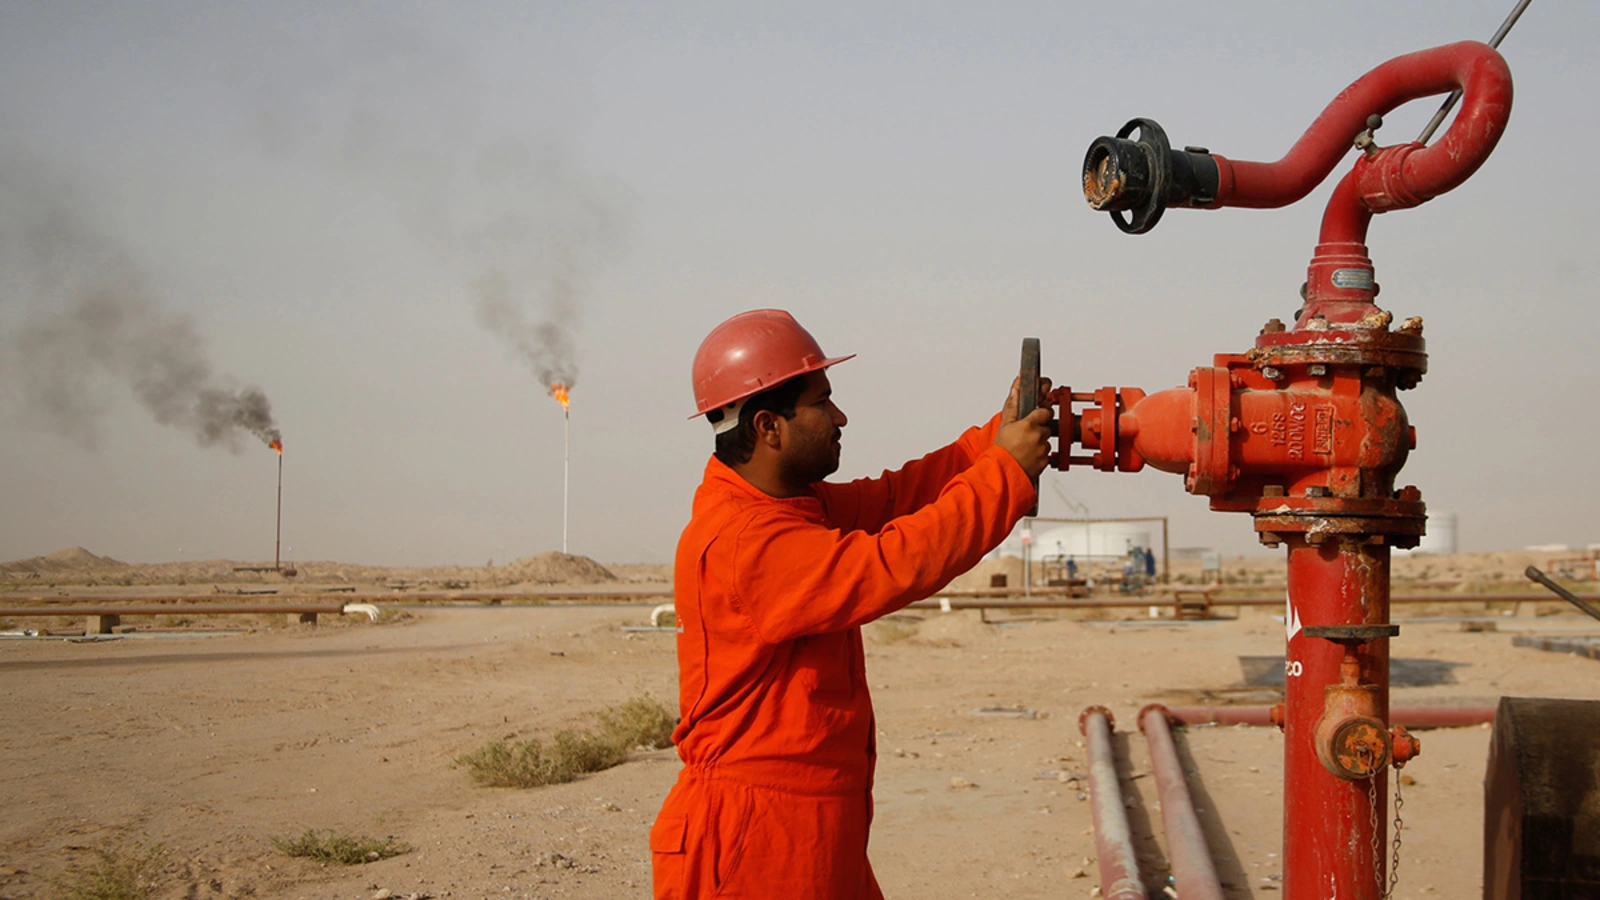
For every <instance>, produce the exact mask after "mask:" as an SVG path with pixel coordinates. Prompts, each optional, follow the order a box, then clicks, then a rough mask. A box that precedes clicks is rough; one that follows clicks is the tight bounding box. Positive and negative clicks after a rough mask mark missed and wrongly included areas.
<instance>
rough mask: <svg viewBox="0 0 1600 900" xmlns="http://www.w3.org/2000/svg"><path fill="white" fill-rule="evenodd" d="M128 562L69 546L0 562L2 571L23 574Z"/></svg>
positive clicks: (106, 567) (115, 565) (98, 567)
mask: <svg viewBox="0 0 1600 900" xmlns="http://www.w3.org/2000/svg"><path fill="white" fill-rule="evenodd" d="M126 565H127V563H125V562H123V561H122V560H120V559H112V558H111V557H109V556H96V555H95V554H93V553H90V552H89V551H87V550H85V549H83V548H82V547H68V548H67V549H65V550H57V551H56V552H54V553H51V554H48V555H45V556H35V557H33V558H31V559H19V560H16V561H14V562H8V563H0V572H6V573H10V574H23V573H28V572H37V573H39V574H41V575H48V574H53V573H57V572H81V571H83V570H85V569H111V568H116V567H118V566H126Z"/></svg>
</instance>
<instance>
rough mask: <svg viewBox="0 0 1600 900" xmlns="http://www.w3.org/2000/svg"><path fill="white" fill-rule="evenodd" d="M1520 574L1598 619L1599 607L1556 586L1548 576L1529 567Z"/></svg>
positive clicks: (1599, 615)
mask: <svg viewBox="0 0 1600 900" xmlns="http://www.w3.org/2000/svg"><path fill="white" fill-rule="evenodd" d="M1522 574H1524V575H1526V576H1528V577H1529V578H1531V579H1533V580H1534V581H1537V582H1539V583H1540V584H1542V585H1544V586H1545V587H1547V588H1549V589H1550V590H1551V591H1553V592H1554V593H1555V595H1556V596H1558V597H1560V598H1561V599H1563V600H1565V601H1567V602H1568V603H1571V604H1572V605H1573V606H1576V607H1577V608H1579V609H1581V610H1583V611H1584V613H1585V614H1586V615H1588V616H1589V617H1590V618H1594V619H1600V607H1597V606H1595V605H1594V604H1593V603H1590V602H1589V601H1587V600H1585V599H1583V598H1582V597H1579V596H1578V595H1577V594H1574V593H1573V592H1571V591H1569V590H1567V589H1566V588H1564V587H1562V586H1561V585H1559V584H1557V583H1556V582H1555V579H1553V578H1551V577H1550V576H1549V575H1546V574H1545V573H1543V572H1541V571H1539V570H1538V569H1536V568H1534V567H1533V566H1529V567H1528V568H1526V569H1524V570H1523V573H1522Z"/></svg>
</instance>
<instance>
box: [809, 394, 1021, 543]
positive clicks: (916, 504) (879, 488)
mask: <svg viewBox="0 0 1600 900" xmlns="http://www.w3.org/2000/svg"><path fill="white" fill-rule="evenodd" d="M999 425H1000V416H999V414H996V415H995V416H994V418H992V419H990V420H989V422H988V423H987V424H985V425H983V426H980V427H977V428H968V429H967V430H966V431H965V432H963V433H962V435H961V437H959V438H957V439H956V441H955V442H954V443H952V444H950V445H948V446H945V447H941V448H940V449H938V450H935V451H933V452H932V453H929V454H928V455H927V456H924V457H922V458H921V459H914V460H912V461H911V462H908V463H906V464H905V465H904V466H901V467H900V468H899V469H898V470H896V471H892V472H890V471H886V472H884V473H883V474H882V475H880V476H878V477H877V478H858V479H856V480H854V481H848V482H843V483H826V482H825V483H822V484H819V485H817V486H816V491H817V497H818V498H819V499H820V500H821V501H822V507H823V509H825V510H826V511H827V513H828V519H829V521H831V522H833V523H834V524H835V525H837V526H839V527H840V528H842V529H844V530H845V531H851V530H855V529H860V530H862V531H868V532H875V531H878V530H879V529H881V528H883V526H884V525H886V524H888V523H889V521H890V520H891V519H897V518H899V517H901V516H905V515H910V514H911V513H914V512H916V511H917V510H919V509H921V508H922V507H924V506H927V505H928V504H929V503H932V502H934V501H935V500H937V499H938V498H939V493H940V492H941V491H943V490H944V487H945V485H947V484H949V483H950V479H952V478H954V477H956V476H957V475H959V474H961V473H962V472H964V471H966V469H967V467H968V466H970V465H972V463H973V461H975V460H976V459H977V458H978V456H979V455H980V454H982V453H983V451H985V450H987V449H988V448H990V447H992V446H994V435H995V431H996V429H997V428H999Z"/></svg>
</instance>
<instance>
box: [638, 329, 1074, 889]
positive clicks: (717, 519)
mask: <svg viewBox="0 0 1600 900" xmlns="http://www.w3.org/2000/svg"><path fill="white" fill-rule="evenodd" d="M847 359H850V357H849V356H843V357H828V356H827V355H825V354H824V353H823V352H822V349H821V347H819V346H818V344H817V341H816V340H815V339H814V338H813V337H812V336H811V335H810V333H808V332H807V331H806V330H805V329H804V328H802V327H801V326H800V324H799V323H798V322H796V321H795V320H794V318H793V317H792V316H790V315H789V314H788V313H787V312H784V311H782V310H771V309H767V310H755V311H752V312H746V313H742V314H740V315H737V316H734V317H733V318H731V319H729V320H728V321H726V322H723V323H722V324H721V325H719V326H717V327H716V328H715V329H714V330H712V332H711V334H710V335H709V336H707V337H706V339H705V341H704V342H703V343H702V344H701V345H700V349H699V352H697V353H696V354H695V358H694V370H693V375H694V394H695V402H696V404H697V407H698V412H697V413H696V415H697V416H700V415H703V416H705V417H706V418H707V419H708V420H710V422H711V426H712V429H713V431H714V432H715V435H716V452H715V455H714V456H713V457H712V458H711V460H710V461H709V462H707V463H706V469H705V478H704V480H703V481H702V482H701V484H700V487H699V489H698V490H697V491H696V492H695V496H694V508H693V514H692V518H691V519H690V522H689V525H688V527H686V528H685V529H684V531H683V535H682V537H681V538H680V539H679V541H678V552H677V561H676V565H675V570H674V583H673V594H674V598H675V603H676V606H677V614H678V677H679V684H678V688H679V694H680V697H679V701H680V705H681V711H682V717H683V718H682V721H680V722H679V724H678V727H677V730H676V731H674V732H673V735H672V737H673V743H674V744H676V745H677V747H678V755H679V756H680V757H682V759H683V762H684V767H683V769H682V771H681V772H680V774H679V776H678V783H677V784H676V785H674V786H673V788H672V792H671V793H670V794H669V795H668V796H667V799H666V802H665V803H664V804H663V806H662V808H661V813H660V815H659V816H658V817H657V818H656V822H655V826H654V827H653V828H651V830H650V851H651V860H652V865H653V869H654V884H655V897H656V898H657V900H696V898H709V897H712V896H716V897H730V898H732V897H742V898H776V897H782V898H785V900H878V898H881V897H882V896H883V894H882V892H881V891H880V890H879V889H878V883H877V879H876V878H875V877H874V876H873V874H872V866H871V864H870V863H868V861H867V834H868V830H869V826H870V824H871V822H872V779H873V769H874V765H875V763H876V759H877V753H876V734H877V729H876V727H875V725H874V721H873V714H872V700H871V698H870V697H869V696H868V692H867V681H866V660H865V655H864V653H863V651H862V643H861V626H862V625H864V624H866V623H868V622H871V621H872V620H874V619H876V618H878V617H880V616H883V615H886V614H888V613H892V612H894V611H895V610H898V609H901V608H903V607H904V606H906V605H907V604H909V603H913V602H915V601H917V600H921V599H923V598H925V597H929V596H931V595H932V594H933V593H934V592H935V591H937V590H938V589H939V588H941V587H943V586H944V585H945V584H946V583H948V582H949V581H950V580H951V579H952V578H954V577H955V576H956V575H959V574H961V573H962V572H965V571H967V570H968V569H971V568H972V567H973V566H974V565H975V564H976V563H977V562H978V561H979V560H980V559H981V558H982V557H983V555H984V554H985V553H987V552H988V551H990V550H991V549H993V548H994V547H996V546H997V545H998V544H999V543H1000V542H1001V541H1002V540H1003V539H1004V538H1005V537H1006V535H1008V534H1010V532H1011V529H1012V527H1013V526H1014V525H1015V524H1016V523H1017V522H1018V521H1019V520H1020V519H1021V518H1022V517H1023V515H1025V514H1026V513H1027V512H1028V510H1029V508H1030V507H1031V506H1032V505H1033V503H1034V501H1035V498H1036V491H1035V490H1034V488H1033V485H1032V484H1031V479H1032V478H1035V477H1037V476H1038V475H1039V474H1040V472H1042V471H1043V470H1044V467H1045V464H1046V459H1047V456H1048V454H1049V438H1048V431H1047V425H1048V422H1049V420H1050V411H1049V409H1048V408H1040V409H1036V410H1034V411H1033V412H1032V413H1031V414H1029V415H1028V416H1027V417H1026V418H1022V419H1018V417H1017V393H1018V385H1017V384H1016V383H1015V382H1013V384H1012V387H1011V394H1010V396H1009V398H1007V400H1006V403H1005V408H1004V409H1003V410H1002V411H1001V412H1000V413H999V414H998V415H996V416H995V417H994V418H992V419H990V420H989V422H988V424H986V425H984V426H982V427H980V428H970V429H968V430H967V431H966V433H965V434H963V435H961V437H960V439H958V440H957V441H956V442H955V443H953V444H951V445H949V446H948V447H945V448H944V449H942V450H936V451H934V452H933V453H930V454H928V455H927V456H924V457H923V458H922V459H919V460H916V461H914V462H910V463H907V464H906V465H905V466H904V467H903V468H901V469H900V470H899V471H897V472H885V473H884V474H883V475H882V476H881V477H879V478H872V479H861V480H858V481H851V482H847V483H832V482H824V481H823V479H824V478H826V477H827V476H829V475H831V474H833V473H834V472H835V471H837V470H838V468H839V450H840V436H841V433H842V429H843V428H844V426H845V423H846V418H845V415H844V413H843V412H842V411H841V410H840V409H839V407H838V406H836V405H835V404H834V402H833V396H832V389H831V387H830V386H829V384H828V376H827V373H826V369H827V368H828V367H829V366H832V365H835V364H836V363H840V362H844V361H845V360H847Z"/></svg>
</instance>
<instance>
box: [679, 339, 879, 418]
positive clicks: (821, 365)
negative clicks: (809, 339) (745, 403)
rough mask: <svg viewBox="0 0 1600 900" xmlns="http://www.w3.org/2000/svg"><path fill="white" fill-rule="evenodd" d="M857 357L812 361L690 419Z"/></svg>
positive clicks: (697, 413)
mask: <svg viewBox="0 0 1600 900" xmlns="http://www.w3.org/2000/svg"><path fill="white" fill-rule="evenodd" d="M855 358H856V355H855V354H854V353H851V354H847V355H845V356H834V357H830V358H828V359H824V360H822V361H820V362H814V363H811V364H809V365H805V366H801V367H800V368H798V369H796V370H795V371H793V372H790V373H789V374H787V375H783V376H781V377H778V378H774V379H773V380H772V383H771V384H758V385H756V386H755V387H752V388H750V389H749V390H747V391H744V392H743V393H740V394H736V395H734V396H732V397H729V398H728V399H727V400H726V401H725V402H723V403H722V404H720V405H718V406H708V407H706V408H705V409H702V410H699V411H697V412H696V413H694V415H691V416H689V418H690V419H698V418H700V417H701V416H703V415H705V414H706V413H709V412H711V411H712V410H713V409H721V408H722V407H724V406H732V405H733V404H735V403H738V402H740V401H741V400H746V399H749V398H751V397H754V396H755V395H757V394H759V393H761V392H762V391H770V390H772V389H773V388H775V387H777V386H778V385H780V384H783V383H785V382H789V381H793V380H794V379H796V378H799V377H801V376H803V375H810V374H811V373H812V372H820V371H822V370H823V369H826V368H828V367H829V366H836V365H838V364H839V363H842V362H845V361H846V360H851V359H855Z"/></svg>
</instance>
